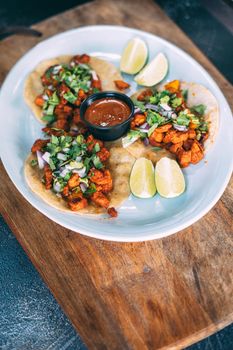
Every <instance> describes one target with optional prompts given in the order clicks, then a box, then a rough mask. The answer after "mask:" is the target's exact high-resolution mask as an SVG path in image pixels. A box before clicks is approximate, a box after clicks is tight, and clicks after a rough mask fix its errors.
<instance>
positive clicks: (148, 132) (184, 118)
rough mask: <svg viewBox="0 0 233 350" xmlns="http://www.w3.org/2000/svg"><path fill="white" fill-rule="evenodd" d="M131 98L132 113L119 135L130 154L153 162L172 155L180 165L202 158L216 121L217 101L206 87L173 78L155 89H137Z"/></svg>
mask: <svg viewBox="0 0 233 350" xmlns="http://www.w3.org/2000/svg"><path fill="white" fill-rule="evenodd" d="M132 99H133V100H134V103H135V115H134V117H133V119H132V121H131V126H130V131H129V132H128V134H127V136H126V137H125V138H123V146H124V147H125V148H126V149H127V150H128V152H129V153H130V154H131V155H133V156H134V157H136V158H139V157H141V156H146V157H147V158H149V159H151V160H152V161H153V162H156V161H157V160H159V159H160V158H161V157H163V156H169V157H174V158H176V159H177V161H178V162H179V164H180V166H181V167H187V166H188V165H189V164H196V163H198V162H199V161H200V160H201V159H203V157H204V154H205V153H206V152H207V151H208V150H209V148H210V146H211V144H213V142H214V140H215V138H216V135H217V130H218V123H219V109H218V103H217V100H216V99H215V97H214V96H213V95H212V93H211V92H210V91H209V90H208V89H206V88H205V87H204V86H202V85H200V84H195V83H186V82H180V81H178V80H174V81H172V82H170V83H168V84H166V85H161V86H159V87H157V89H156V90H154V89H144V90H140V91H138V92H137V93H136V94H134V95H133V96H132ZM154 153H156V155H155V154H154Z"/></svg>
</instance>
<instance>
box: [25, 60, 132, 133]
mask: <svg viewBox="0 0 233 350" xmlns="http://www.w3.org/2000/svg"><path fill="white" fill-rule="evenodd" d="M128 87H129V85H128V84H127V83H125V82H124V81H123V80H122V77H121V74H120V72H119V71H118V70H117V68H116V67H115V66H114V65H113V64H111V63H109V62H107V61H104V60H102V59H99V58H97V57H92V56H89V55H87V54H82V55H76V56H73V57H72V56H60V57H57V58H54V59H50V60H46V61H43V62H41V63H40V64H39V65H38V66H37V67H36V69H35V70H34V71H33V72H31V73H30V74H29V76H28V78H27V80H26V82H25V89H24V97H25V101H26V102H27V104H28V105H29V107H30V108H31V110H32V111H33V113H34V115H35V117H36V118H38V119H39V121H41V122H43V123H44V124H47V129H46V130H44V131H45V132H46V133H48V132H49V129H48V128H51V127H52V128H56V129H60V130H65V131H72V132H73V134H75V132H76V134H77V133H78V132H77V130H79V131H80V132H84V131H85V125H84V124H83V123H82V122H81V120H80V113H79V107H80V105H81V103H82V101H84V100H85V99H86V98H87V97H88V96H89V95H91V94H93V93H96V92H99V91H102V90H103V91H105V90H116V91H121V90H124V89H126V88H128Z"/></svg>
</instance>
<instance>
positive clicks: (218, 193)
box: [0, 25, 233, 242]
mask: <svg viewBox="0 0 233 350" xmlns="http://www.w3.org/2000/svg"><path fill="white" fill-rule="evenodd" d="M96 29H97V30H103V29H104V30H108V29H111V30H116V31H117V30H123V31H125V30H126V31H129V32H131V33H132V34H133V33H134V34H138V35H146V36H149V37H151V38H156V39H157V40H159V41H160V42H161V43H164V44H166V46H167V47H169V48H172V50H175V51H177V52H178V53H180V54H182V55H183V56H185V57H186V58H187V59H188V60H189V61H191V62H192V63H194V64H195V65H196V66H197V67H198V69H200V70H201V71H202V73H203V74H204V76H205V78H206V79H207V80H208V81H209V82H210V83H211V84H213V85H214V87H215V89H217V90H218V91H219V93H220V95H221V97H222V99H223V102H224V104H225V106H226V107H227V108H228V109H229V113H230V114H231V115H232V112H231V108H230V106H229V104H228V101H227V100H226V98H225V96H224V95H223V93H222V91H221V89H220V88H219V86H218V85H217V83H216V82H215V80H214V79H213V78H212V76H211V75H210V74H209V73H208V72H207V70H206V69H205V68H204V67H203V66H202V65H201V64H200V63H199V62H198V61H196V60H195V59H194V58H193V57H192V56H191V55H190V54H189V53H187V52H186V51H185V50H183V49H181V48H180V47H178V46H177V45H175V44H173V43H171V42H170V41H168V40H166V39H163V38H162V37H160V36H157V35H154V34H152V33H150V32H146V31H142V30H139V29H136V28H131V27H125V26H120V25H119V26H118V25H89V26H80V27H78V28H73V29H70V30H67V31H64V32H61V33H58V34H55V35H52V36H50V37H49V38H46V39H45V40H42V41H41V42H39V43H37V44H36V45H35V46H33V47H32V48H31V49H29V50H28V51H27V52H26V53H25V54H24V55H23V56H21V57H20V59H19V60H18V61H17V62H16V63H15V64H14V65H13V67H12V68H11V69H10V71H9V72H8V74H7V76H6V77H5V79H4V82H3V84H2V86H1V90H0V102H1V98H2V91H4V87H5V85H6V83H7V81H8V80H9V79H10V77H11V76H12V75H13V74H14V71H15V70H16V69H17V66H18V65H20V64H21V61H23V60H24V58H25V56H27V55H29V54H31V52H33V51H34V50H37V49H38V47H40V46H41V45H42V46H43V45H44V43H48V42H49V41H52V40H54V39H56V38H59V37H64V36H67V35H70V34H72V33H76V32H80V31H86V30H93V31H95V30H96ZM231 127H232V130H233V120H232V122H231ZM0 153H2V152H1V151H0ZM1 159H2V163H3V166H4V168H5V170H6V172H7V174H8V176H9V178H10V180H11V181H12V182H13V184H14V186H15V187H16V188H17V190H18V191H19V192H20V193H21V195H22V196H23V197H24V198H25V199H26V200H27V201H28V202H29V203H30V204H31V205H32V206H33V207H34V208H35V209H37V210H38V211H39V212H41V213H42V214H43V215H45V216H46V217H48V218H49V219H50V220H52V221H54V222H55V223H57V224H59V225H61V226H63V227H65V228H67V229H70V230H72V231H74V232H77V233H79V234H83V235H85V236H88V237H92V238H96V239H101V240H106V241H116V242H142V241H148V240H153V239H160V238H163V237H167V236H169V235H172V234H175V233H178V232H179V231H181V230H183V229H185V228H188V227H189V226H191V225H192V224H194V223H195V222H197V221H198V220H200V219H201V218H202V217H204V216H205V215H206V214H207V213H208V212H209V211H210V210H211V208H213V207H214V205H215V204H216V203H217V201H218V200H219V199H220V198H221V196H222V194H223V192H224V191H225V189H226V187H227V185H228V183H229V181H230V178H231V174H232V171H233V158H232V162H231V164H230V165H229V169H228V172H227V173H226V176H225V181H224V182H223V183H222V185H221V187H219V189H218V190H217V191H216V193H215V196H214V197H213V199H212V201H210V203H209V205H208V206H206V207H205V209H203V210H202V211H200V212H199V214H196V215H195V216H194V217H193V218H192V219H190V220H188V221H186V222H185V223H184V224H180V225H177V226H176V227H175V228H171V229H167V230H166V232H165V233H153V232H152V230H150V232H146V233H145V232H144V233H143V234H142V236H140V237H138V236H137V237H135V238H134V237H129V235H130V234H129V233H126V234H125V236H116V234H115V233H113V234H112V236H111V235H108V236H106V235H104V234H101V233H98V232H97V233H96V232H93V231H87V230H85V229H81V232H80V231H77V230H75V229H74V227H73V226H72V225H69V224H67V223H65V224H64V223H63V222H62V220H59V218H57V217H56V219H54V217H53V215H50V213H48V212H47V211H46V208H41V207H40V206H39V204H38V205H37V203H35V202H32V201H31V200H30V199H29V198H28V196H27V194H25V193H22V192H21V190H20V189H19V187H18V185H17V184H16V182H15V181H14V177H13V176H11V175H12V174H11V172H10V171H8V169H7V160H6V159H5V158H4V155H3V153H2V154H1ZM41 201H42V200H41ZM119 230H120V227H119Z"/></svg>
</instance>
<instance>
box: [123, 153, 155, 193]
mask: <svg viewBox="0 0 233 350" xmlns="http://www.w3.org/2000/svg"><path fill="white" fill-rule="evenodd" d="M129 185H130V189H131V192H132V193H133V195H134V196H136V197H139V198H150V197H153V196H154V195H155V193H156V187H155V175H154V166H153V164H152V162H151V160H149V159H146V158H138V159H137V160H136V162H135V163H134V165H133V168H132V171H131V175H130V180H129Z"/></svg>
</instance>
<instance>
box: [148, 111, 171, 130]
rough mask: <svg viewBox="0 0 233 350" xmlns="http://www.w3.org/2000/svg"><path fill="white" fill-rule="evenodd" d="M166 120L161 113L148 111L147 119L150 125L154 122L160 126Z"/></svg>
mask: <svg viewBox="0 0 233 350" xmlns="http://www.w3.org/2000/svg"><path fill="white" fill-rule="evenodd" d="M165 120H166V119H165V117H163V116H161V115H160V114H159V113H157V112H155V111H151V110H148V111H147V117H146V121H147V123H148V124H149V125H150V126H152V125H154V124H156V126H158V125H160V124H162V123H163V122H164V121H165Z"/></svg>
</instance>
